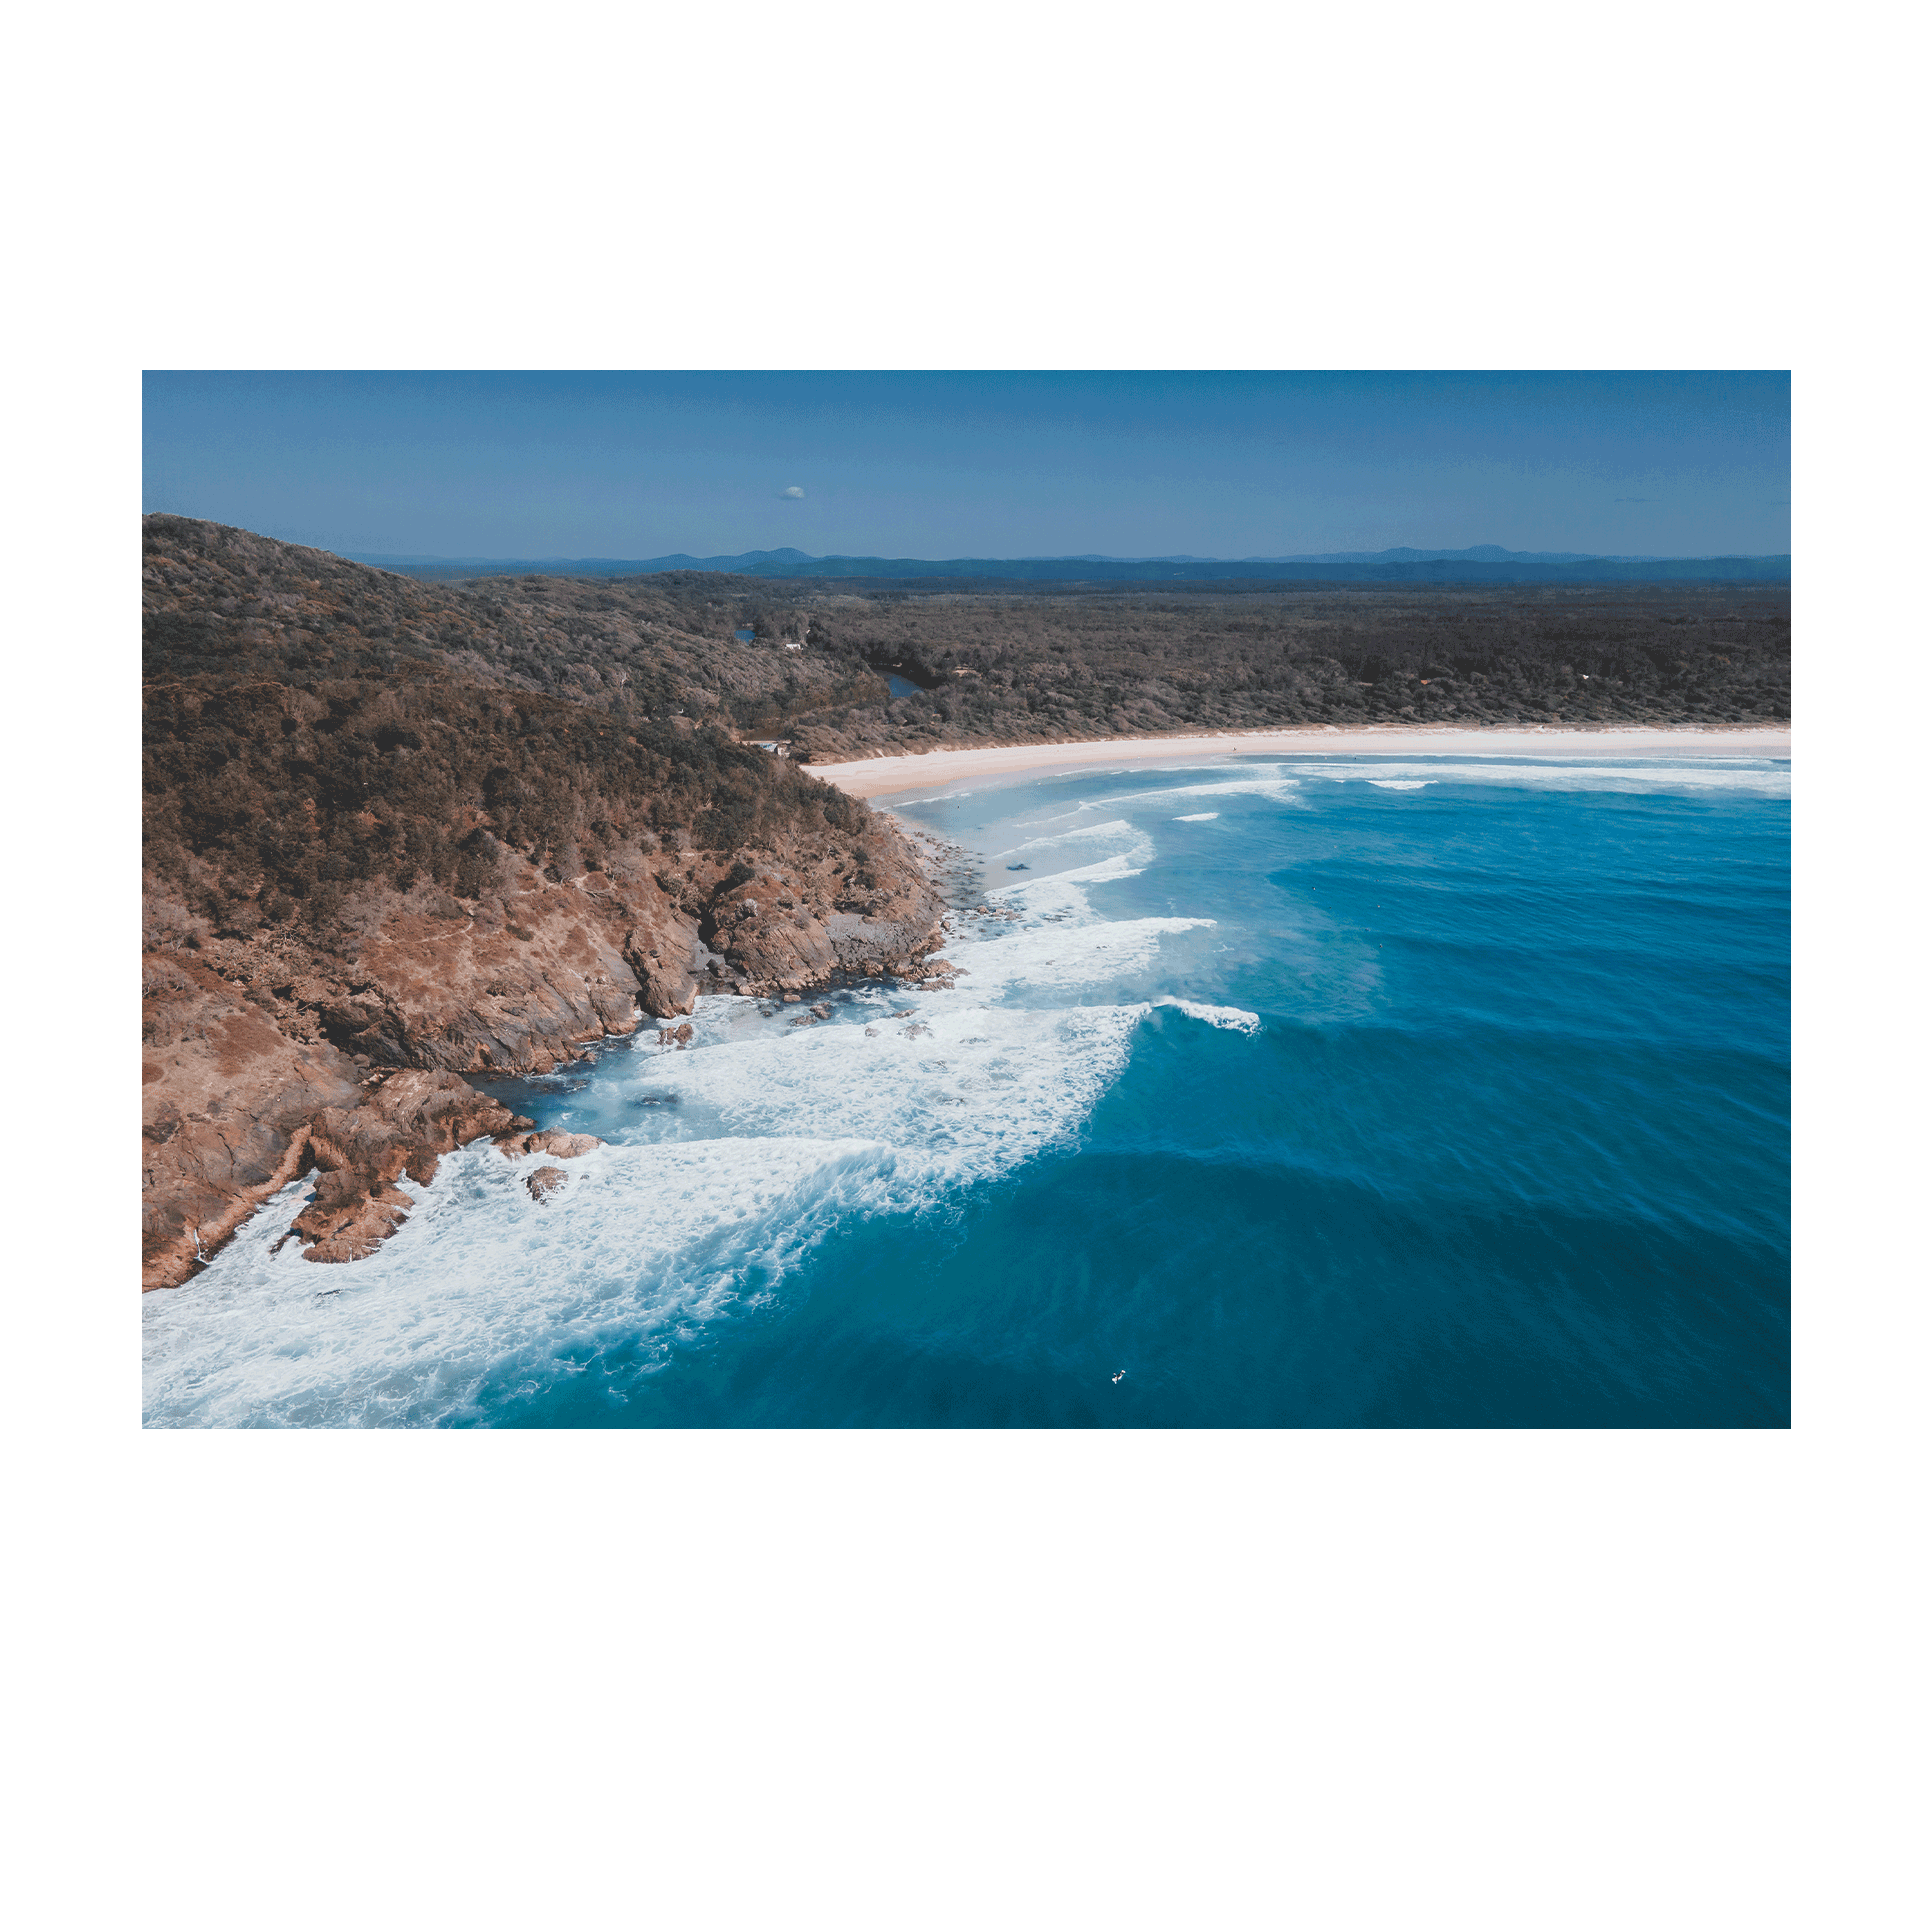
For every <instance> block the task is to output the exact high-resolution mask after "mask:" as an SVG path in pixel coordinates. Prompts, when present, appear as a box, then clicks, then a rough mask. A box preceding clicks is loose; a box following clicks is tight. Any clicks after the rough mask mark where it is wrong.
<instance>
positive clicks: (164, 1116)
mask: <svg viewBox="0 0 1920 1920" xmlns="http://www.w3.org/2000/svg"><path fill="white" fill-rule="evenodd" d="M503 866H504V867H505V871H504V872H503V874H502V876H501V878H502V881H503V883H504V884H503V885H502V887H501V889H500V891H499V892H497V893H493V894H490V895H488V896H487V897H485V898H483V899H480V900H476V901H473V902H465V903H461V902H454V903H451V910H449V903H447V902H445V901H444V900H440V901H437V902H436V910H435V911H430V912H428V911H419V910H417V909H415V908H413V907H411V906H410V905H409V904H408V902H407V900H406V898H405V897H404V896H397V895H396V896H394V897H393V899H392V900H391V902H390V903H389V904H388V905H387V910H386V911H384V912H379V913H377V914H376V913H375V912H374V911H371V910H368V911H363V914H362V919H363V920H372V921H373V924H372V925H371V926H369V928H368V930H367V931H366V932H365V933H364V935H363V936H362V937H360V938H358V939H357V940H354V941H353V942H351V943H350V944H349V945H348V946H347V948H346V950H344V951H335V950H329V949H328V948H326V947H323V946H319V945H316V944H314V943H312V942H309V941H307V940H304V939H302V938H300V937H299V936H298V935H297V934H289V933H286V932H284V931H281V930H277V929H264V930H262V931H259V932H257V933H254V934H252V935H249V936H247V937H244V938H224V939H223V938H221V937H219V935H218V934H217V933H216V932H215V931H214V929H213V928H211V927H210V926H207V925H205V924H204V923H196V921H195V919H194V916H192V915H191V914H190V913H189V912H188V911H187V910H186V909H185V908H184V907H183V906H182V905H181V904H180V903H179V902H177V901H174V900H170V899H167V898H165V896H162V897H161V899H160V900H159V902H158V903H157V910H156V911H155V912H154V913H153V915H152V918H153V919H154V920H155V921H156V922H157V923H158V924H159V926H160V928H161V929H162V931H161V933H160V943H159V944H157V945H156V946H155V947H154V948H153V949H151V950H150V951H149V952H148V954H147V956H146V961H145V971H144V994H145V1015H146V1019H145V1036H144V1038H145V1049H144V1061H143V1079H144V1082H145V1112H144V1116H143V1118H144V1126H145V1155H144V1174H145V1206H144V1218H143V1241H144V1244H143V1273H142V1281H143V1285H144V1286H146V1287H168V1286H178V1285H179V1284H180V1283H181V1282H182V1281H184V1280H187V1279H189V1278H190V1277H191V1276H192V1274H193V1273H194V1271H195V1270H196V1269H197V1268H198V1267H199V1266H200V1265H201V1264H202V1263H203V1262H204V1261H205V1260H206V1259H208V1258H210V1257H211V1256H212V1254H213V1253H214V1252H215V1251H216V1250H217V1249H218V1247H219V1246H220V1245H221V1244H222V1243H223V1242H224V1241H225V1240H226V1238H227V1237H228V1236H229V1235H230V1234H231V1233H232V1232H233V1230H234V1229H235V1227H237V1226H238V1225H239V1224H240V1222H241V1221H242V1220H244V1219H245V1218H246V1216H247V1215H248V1213H249V1212H251V1210H252V1209H253V1208H254V1207H255V1206H257V1205H258V1204H259V1203H260V1201H262V1200H263V1199H265V1198H267V1197H268V1196H269V1195H270V1194H272V1193H274V1192H276V1191H277V1190H278V1189H279V1188H280V1187H281V1186H283V1185H285V1184H286V1183H287V1182H288V1181H289V1180H292V1179H296V1178H298V1177H300V1176H301V1175H303V1174H305V1173H308V1172H314V1171H316V1170H317V1172H318V1175H319V1178H318V1180H317V1183H316V1189H315V1194H314V1198H313V1201H312V1203H311V1204H310V1205H309V1207H308V1208H307V1210H306V1212H305V1213H303V1214H302V1215H301V1217H300V1220H299V1221H298V1222H297V1223H296V1227H295V1231H296V1232H297V1233H298V1234H299V1235H300V1237H301V1238H302V1239H303V1240H304V1241H305V1242H306V1243H307V1244H306V1246H305V1248H304V1253H305V1257H307V1258H308V1259H315V1260H341V1259H354V1258H358V1257H360V1256H361V1255H363V1254H365V1253H368V1252H370V1251H371V1250H372V1249H373V1247H374V1246H376V1245H378V1243H379V1241H380V1240H381V1239H383V1238H384V1237H385V1236H386V1235H387V1234H389V1233H391V1232H393V1231H394V1230H395V1229H396V1228H397V1227H398V1226H399V1225H400V1224H401V1222H402V1221H403V1220H404V1218H405V1215H406V1209H407V1207H408V1205H409V1204H410V1202H409V1201H408V1200H407V1197H406V1194H405V1192H404V1190H403V1189H402V1188H400V1187H399V1186H398V1185H397V1184H396V1183H397V1181H398V1179H399V1176H400V1174H401V1173H402V1172H405V1173H406V1174H407V1175H408V1176H409V1177H410V1178H412V1179H413V1180H416V1181H418V1182H420V1183H421V1184H422V1185H425V1184H427V1183H428V1182H430V1181H431V1179H432V1177H433V1172H434V1169H435V1167H436V1166H437V1164H438V1160H439V1156H440V1155H441V1154H442V1153H446V1152H449V1151H451V1150H453V1149H454V1148H456V1147H460V1146H465V1145H467V1144H468V1143H469V1142H471V1141H473V1140H476V1139H480V1138H483V1137H493V1138H498V1139H506V1138H508V1137H510V1136H512V1135H513V1134H515V1133H516V1132H524V1131H525V1130H526V1129H527V1127H528V1126H530V1124H531V1123H530V1122H528V1121H526V1120H524V1119H521V1118H519V1117H517V1116H515V1115H513V1114H511V1113H509V1112H508V1111H507V1110H506V1109H505V1108H503V1107H501V1106H499V1105H498V1104H497V1103H496V1102H495V1101H494V1100H492V1099H491V1097H490V1096H488V1095H486V1094H484V1093H481V1092H479V1091H476V1090H475V1089H474V1088H473V1087H472V1086H470V1085H469V1084H468V1083H467V1082H466V1081H465V1080H463V1079H462V1078H461V1077H460V1076H461V1075H462V1074H464V1073H475V1074H483V1073H495V1072H511V1073H538V1072H544V1071H546V1070H547V1069H549V1068H551V1067H553V1066H554V1065H556V1064H558V1063H559V1062H561V1061H563V1060H567V1059H570V1058H572V1057H574V1056H575V1055H576V1054H577V1053H578V1052H579V1051H580V1049H581V1048H582V1047H583V1046H586V1045H588V1044H590V1043H592V1042H594V1041H597V1040H601V1039H604V1038H605V1037H606V1036H608V1035H609V1034H619V1033H627V1032H631V1031H632V1030H633V1028H634V1027H635V1025H636V1024H637V1023H638V1021H639V1020H640V1019H641V1018H642V1017H645V1016H648V1015H654V1016H669V1015H673V1014H680V1013H686V1012H689V1011H690V1010H691V1009H692V1007H693V1004H694V1001H695V1000H696V999H697V998H698V996H699V995H700V994H702V993H708V994H713V993H754V994H788V993H801V992H806V991H811V990H814V989H817V988H820V987H822V986H825V985H828V984H829V983H831V982H833V981H834V980H836V979H847V978H868V979H872V978H882V977H890V978H896V979H907V980H915V979H924V978H926V977H928V976H929V974H934V975H937V974H938V973H940V972H943V971H944V968H943V967H942V965H941V963H940V962H939V961H937V960H936V961H932V962H930V963H929V962H928V961H927V959H926V955H927V953H928V950H929V948H930V947H932V946H933V945H934V944H935V943H936V942H937V940H938V938H939V920H940V914H941V910H942V902H941V899H940V897H939V895H938V893H937V892H936V890H935V888H934V886H933V884H932V882H931V881H930V880H929V879H928V877H927V876H926V875H925V874H924V873H923V872H922V871H921V868H920V865H919V863H918V861H917V860H916V859H915V857H914V855H913V852H912V849H911V847H910V846H909V845H908V843H907V841H906V839H905V837H904V836H903V835H901V834H899V833H898V832H897V831H896V830H894V829H892V828H891V826H890V825H889V826H888V827H887V828H886V830H885V831H884V832H883V833H882V834H879V835H875V834H873V833H871V832H869V833H868V834H867V835H865V836H864V838H863V839H862V840H861V841H860V842H858V843H857V844H856V845H846V846H835V845H833V844H831V843H830V842H829V843H826V844H811V843H802V844H799V845H795V846H788V847H782V848H779V849H776V850H764V849H752V850H745V851H742V852H739V853H726V854H713V853H704V852H699V851H695V850H681V851H669V850H665V849H662V850H660V851H658V852H656V853H654V854H653V855H651V856H647V857H644V858H636V859H633V860H632V861H630V862H628V863H626V864H625V865H624V866H623V867H622V869H621V870H619V871H616V872H607V871H603V870H599V869H596V870H593V871H589V872H586V873H583V874H581V875H579V876H578V877H577V878H575V879H573V880H555V879H553V878H551V877H550V876H549V875H548V874H547V873H545V872H543V871H542V870H541V869H539V868H537V867H535V866H534V865H533V863H532V862H531V861H530V860H526V859H517V858H513V857H510V856H509V857H507V858H506V859H504V860H503Z"/></svg>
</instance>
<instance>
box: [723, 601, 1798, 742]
mask: <svg viewBox="0 0 1920 1920" xmlns="http://www.w3.org/2000/svg"><path fill="white" fill-rule="evenodd" d="M739 604H740V606H741V608H742V609H743V611H744V610H746V609H750V608H753V607H754V606H755V605H756V601H755V596H754V594H753V592H752V590H751V589H750V588H749V589H743V590H742V591H741V592H740V594H739ZM811 634H812V642H813V647H814V648H815V649H818V650H820V651H822V652H827V653H838V654H840V655H842V656H844V657H849V658H852V659H856V660H859V661H862V662H865V663H866V664H868V665H871V666H875V667H878V668H880V669H882V670H890V671H893V672H897V673H899V674H901V675H902V676H904V677H905V678H906V679H908V680H910V681H913V682H915V683H916V684H917V685H919V686H920V687H922V688H924V689H925V691H923V692H920V693H916V694H913V695H912V696H911V697H909V698H906V699H903V700H898V701H894V702H891V703H890V704H889V705H888V706H887V707H885V708H884V709H876V708H875V707H874V706H873V705H872V704H871V703H863V704H861V705H859V706H854V707H849V708H847V709H843V710H841V711H839V712H833V713H829V712H820V711H809V712H805V713H800V714H797V715H796V716H795V719H794V721H793V723H792V726H791V732H792V737H793V740H794V743H795V746H796V748H797V750H798V751H800V752H801V753H802V754H804V755H807V756H809V757H812V758H815V759H841V758H847V757H855V756H859V755H863V754H868V753H874V752H890V751H891V752H898V751H908V752H912V751H917V750H921V749H924V748H925V747H929V746H935V745H959V744H963V743H973V744H988V743H992V742H1008V743H1011V742H1015V741H1026V740H1059V739H1074V738H1094V737H1101V736H1114V735H1125V734H1128V733H1155V732H1163V731H1167V730H1169V729H1172V730H1182V729H1225V728H1250V727H1265V726H1296V725H1324V724H1329V723H1332V724H1340V723H1346V724H1372V725H1383V724H1384V725H1393V724H1417V723H1426V724H1433V723H1444V724H1452V725H1487V724H1501V723H1504V724H1509V725H1511V724H1515V723H1528V724H1540V723H1546V722H1556V723H1559V724H1561V725H1579V724H1601V723H1613V724H1619V723H1622V722H1638V723H1642V724H1646V723H1653V724H1660V725H1670V724H1675V723H1692V724H1700V723H1730V722H1745V723H1748V724H1753V723H1757V722H1781V721H1784V720H1786V719H1787V718H1788V717H1789V713H1790V694H1791V675H1790V667H1791V628H1790V618H1789V597H1788V593H1787V591H1786V590H1785V589H1782V588H1772V587H1765V588H1751V587H1725V586H1686V587H1677V586H1666V587H1657V588H1645V587H1636V588H1632V589H1619V588H1606V587H1583V588H1552V589H1540V588H1531V587H1506V588H1499V589H1490V590H1489V589H1449V588H1426V589H1421V590H1419V591H1405V590H1401V589H1386V588H1375V589H1369V588H1346V589H1335V590H1316V591H1313V592H1304V591H1302V592H1287V593H1267V592H1260V593H1255V592H1247V593H1240V594H1232V595H1226V594H1186V593H1182V594H1167V593H1158V594H1151V595H1149V594H1143V593H1129V594H1125V595H1116V594H1104V593H1091V592H1080V593H1071V594H1068V593H1054V594H1039V593H1023V594H1018V595H1006V594H992V595H989V594H950V595H949V594H938V595H936V594H928V595H922V596H914V597H907V596H901V597H898V598H891V599H889V598H883V597H880V596H877V595H875V596H869V597H857V598H856V597H852V596H848V597H843V598H840V599H837V600H835V601H833V602H831V603H830V604H827V605H825V606H822V607H820V608H818V609H817V610H816V611H815V612H814V613H813V614H812V615H811Z"/></svg>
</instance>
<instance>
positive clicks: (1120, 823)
mask: <svg viewBox="0 0 1920 1920" xmlns="http://www.w3.org/2000/svg"><path fill="white" fill-rule="evenodd" d="M1072 817H1073V816H1072V815H1071V814H1069V815H1067V818H1068V819H1071V818H1072ZM1084 840H1126V841H1129V842H1144V844H1145V845H1146V848H1147V850H1148V855H1149V857H1151V854H1152V848H1153V842H1152V841H1151V840H1147V839H1146V837H1145V835H1143V834H1142V833H1141V832H1140V830H1139V828H1138V827H1136V826H1134V825H1133V823H1132V822H1131V821H1129V820H1096V821H1094V822H1093V823H1092V825H1090V826H1085V827H1069V828H1068V829H1067V830H1066V832H1064V833H1046V834H1038V835H1036V836H1035V837H1034V838H1033V839H1031V840H1022V841H1021V842H1020V844H1019V845H1018V846H1015V847H1007V848H1004V849H1003V850H1002V851H1001V852H999V853H990V854H988V855H987V856H986V857H987V858H988V859H989V860H1006V859H1010V858H1011V857H1012V856H1013V855H1014V854H1016V853H1038V852H1041V851H1042V850H1043V849H1045V848H1047V847H1064V846H1069V845H1078V844H1079V843H1080V842H1081V841H1084Z"/></svg>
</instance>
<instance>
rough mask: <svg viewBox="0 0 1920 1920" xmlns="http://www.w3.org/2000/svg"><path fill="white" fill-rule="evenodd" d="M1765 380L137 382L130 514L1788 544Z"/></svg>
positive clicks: (642, 533)
mask: <svg viewBox="0 0 1920 1920" xmlns="http://www.w3.org/2000/svg"><path fill="white" fill-rule="evenodd" d="M1788 385H1789V383H1788V377H1787V375H1786V374H1784V373H1613V374H1594V373H1512V374H1486V373H1461V374H1419V373H1412V374H1409V373H1390V374H1354V373H1345V374H1342V373H1334V374H1286V373H1247V374H1236V373H1035V374H1007V373H866V374H859V373H666V374H659V373H627V374H620V373H608V374H597V373H385V374H382V373H371V374H369V373H148V374H147V375H146V376H145V379H144V420H143V438H144V457H143V468H144V471H143V476H142V496H143V502H144V508H145V510H146V511H147V512H166V513H182V514H188V515H192V516H193V517H195V518H198V519H207V520H219V521H224V522H227V523H228V524H230V525H234V526H241V527H248V528H251V529H252V530H253V531H255V532H258V533H266V534H272V535H275V536H277V537H278V538H281V539H285V540H296V541H300V542H302V543H304V544H307V545H312V546H320V547H327V548H330V549H332V550H334V551H336V552H349V553H387V554H421V555H428V554H432V555H442V556H446V557H450V558H459V559H524V558H559V557H567V558H608V559H636V560H637V559H648V558H652V557H653V556H655V555H658V554H665V553H675V552H684V553H692V554H698V555H707V554H730V553H742V552H746V551H749V550H751V549H754V548H762V547H781V546H791V547H799V548H802V549H803V550H805V551H806V552H808V553H814V554H829V553H846V554H878V555H883V556H887V557H913V558H917V559H927V560H944V559H954V558H961V557H965V556H970V555H979V556H983V557H989V558H1019V557H1026V556H1038V555H1050V554H1077V553H1101V554H1108V555H1111V556H1114V557H1117V558H1122V559H1131V558H1146V557H1149V556H1153V555H1161V554H1174V553H1186V554H1195V555H1200V556H1204V557H1209V558H1223V559H1241V558H1252V557H1273V556H1284V555H1287V554H1294V553H1320V552H1336V551H1345V550H1350V549H1357V550H1367V551H1371V550H1374V549H1377V548H1381V547H1391V546H1402V545H1405V546H1415V547H1463V546H1472V545H1476V544H1478V543H1481V542H1491V543H1493V544H1495V545H1499V546H1504V547H1511V548H1516V549H1529V550H1535V551H1567V552H1579V553H1627V554H1653V555H1699V554H1733V553H1784V552H1787V551H1789V549H1790V546H1791V542H1790V540H1789V537H1788V504H1787V496H1788V474H1789V459H1788V451H1789V449H1788Z"/></svg>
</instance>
